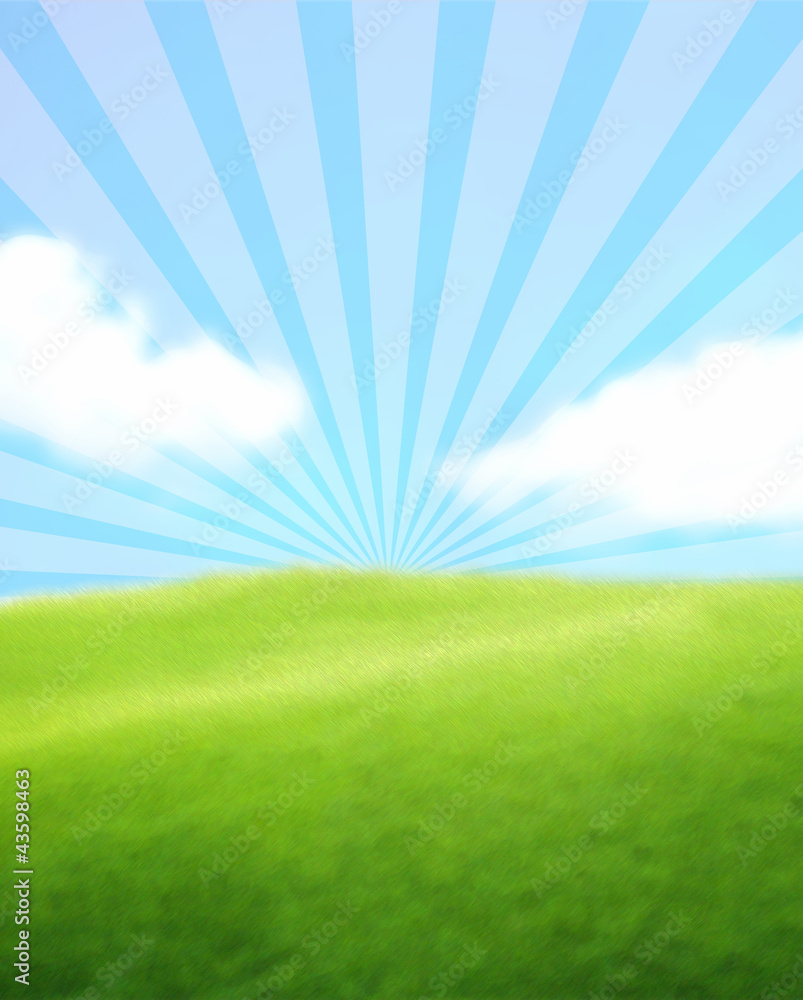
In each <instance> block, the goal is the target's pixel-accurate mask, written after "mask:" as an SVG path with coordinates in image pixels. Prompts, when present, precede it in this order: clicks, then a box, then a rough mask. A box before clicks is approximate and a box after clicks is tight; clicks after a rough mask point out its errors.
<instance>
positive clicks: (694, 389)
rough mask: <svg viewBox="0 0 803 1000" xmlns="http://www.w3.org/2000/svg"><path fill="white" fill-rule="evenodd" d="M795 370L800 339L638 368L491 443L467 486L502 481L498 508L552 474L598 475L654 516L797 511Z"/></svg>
mask: <svg viewBox="0 0 803 1000" xmlns="http://www.w3.org/2000/svg"><path fill="white" fill-rule="evenodd" d="M802 376H803V337H798V336H796V337H785V338H782V339H779V340H777V341H764V342H763V343H755V342H752V343H751V342H748V341H739V342H730V343H728V344H720V345H718V346H716V347H713V348H710V349H708V350H706V352H705V353H704V354H702V355H700V356H699V357H698V358H697V359H696V361H694V362H692V363H691V365H684V366H679V365H673V366H669V365H665V366H661V367H653V368H648V369H645V370H644V371H642V372H639V373H638V374H636V375H634V376H632V377H628V378H624V379H620V380H618V381H615V382H613V383H611V384H610V385H609V386H607V387H606V388H605V389H604V390H603V391H602V392H601V393H600V394H599V395H598V396H597V397H596V398H594V399H593V400H591V401H590V402H588V403H584V404H577V405H571V406H568V407H566V408H565V409H564V410H562V411H560V412H559V413H557V414H556V415H555V416H554V417H553V418H551V419H550V420H549V421H548V422H547V424H545V425H544V427H543V428H541V430H540V431H538V432H537V433H536V434H534V435H532V436H531V437H529V438H525V439H520V440H518V441H515V442H512V443H510V444H504V443H502V444H500V445H498V446H497V447H496V448H494V449H493V450H492V451H491V452H490V453H489V454H488V456H487V457H486V458H485V459H483V460H481V461H480V462H478V464H477V468H476V471H475V473H474V474H473V476H472V482H471V484H470V486H469V489H470V491H471V493H472V494H475V493H478V492H480V490H481V489H483V488H485V487H487V486H488V485H489V483H491V482H494V481H496V480H497V477H501V479H500V485H501V483H508V484H509V485H508V486H507V487H506V488H505V489H504V491H503V492H500V494H499V498H498V502H497V503H496V505H495V506H497V507H498V508H501V507H504V506H506V505H507V503H509V502H512V500H514V499H516V498H517V497H518V496H520V495H522V494H523V493H525V492H528V491H529V490H532V489H534V488H536V487H537V486H539V485H541V484H542V483H544V482H546V481H547V480H549V479H551V478H553V477H555V476H567V477H569V478H570V479H571V481H572V482H573V483H576V484H577V485H581V484H583V483H586V482H588V480H589V478H591V477H593V476H599V475H600V474H601V473H603V474H607V475H608V476H609V478H610V479H611V488H610V490H609V491H606V495H611V494H613V493H619V492H621V494H622V499H623V500H625V501H626V502H628V503H632V504H633V505H634V506H633V511H634V514H637V515H638V517H639V519H640V520H646V521H648V522H651V523H656V524H658V523H660V524H666V525H671V524H681V523H685V522H692V521H696V520H705V519H709V518H710V519H719V518H722V519H730V520H729V523H732V524H735V522H733V517H734V515H735V516H736V517H741V518H742V523H744V522H745V521H747V520H753V519H758V518H764V517H766V516H768V515H774V514H779V515H789V514H791V513H795V514H803V406H802V405H801V402H802V401H803V390H802V389H801V378H802ZM798 448H799V449H800V450H799V451H797V449H798ZM617 452H620V453H627V454H629V456H630V457H631V459H635V460H633V461H631V463H630V465H629V467H628V468H627V469H626V470H623V471H620V472H619V474H617V475H616V476H613V475H612V474H610V473H608V472H607V470H610V469H611V468H612V465H614V466H615V468H617V469H619V470H622V467H623V464H624V463H622V462H621V461H620V462H618V463H616V454H617ZM614 479H615V480H616V482H615V484H614V482H613V480H614ZM773 483H774V485H773Z"/></svg>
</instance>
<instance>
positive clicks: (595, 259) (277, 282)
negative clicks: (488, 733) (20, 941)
mask: <svg viewBox="0 0 803 1000" xmlns="http://www.w3.org/2000/svg"><path fill="white" fill-rule="evenodd" d="M802 39H803V4H801V3H797V2H793V0H791V2H777V3H776V2H769V0H760V2H757V3H751V2H746V0H738V2H724V0H720V2H715V3H702V2H671V3H670V2H655V0H654V2H651V3H641V2H607V0H605V2H603V0H590V2H588V3H585V4H579V3H572V2H568V0H564V2H562V3H553V2H526V0H524V2H499V3H496V4H495V5H494V4H492V3H484V2H471V3H462V2H443V3H440V4H437V3H430V2H428V0H421V2H415V3H413V2H402V0H394V2H387V3H375V2H372V3H363V2H355V3H353V4H348V3H341V2H337V0H335V2H324V3H314V2H310V3H307V2H301V3H299V4H294V3H285V2H282V0H279V2H270V3H268V2H260V0H243V2H240V3H238V2H236V0H219V2H212V3H207V4H203V3H196V2H194V0H188V2H153V3H142V2H129V0H123V2H118V3H114V4H103V3H84V2H81V0H69V2H65V3H61V2H60V0H47V2H43V3H42V4H41V5H40V4H38V3H29V2H23V3H17V2H9V3H4V4H2V5H1V6H0V49H1V50H2V54H0V87H2V93H3V95H4V100H3V102H2V107H0V129H2V135H3V142H2V146H1V147H0V235H1V236H2V238H3V244H2V246H0V291H2V292H3V296H2V302H0V346H1V347H2V351H3V357H2V361H3V365H4V369H5V374H4V376H3V378H4V385H3V390H4V395H3V399H4V402H3V403H2V404H0V482H2V490H3V492H2V498H0V564H1V565H2V566H3V567H5V568H4V569H3V571H2V576H3V583H2V591H3V593H4V594H15V593H21V592H25V591H29V590H41V589H60V588H62V587H66V586H76V585H84V584H88V583H96V582H107V583H114V582H118V581H130V580H143V581H146V580H150V579H159V578H163V577H185V576H190V575H193V574H196V573H202V572H210V571H220V570H225V571H228V570H231V569H236V568H238V567H242V566H249V567H250V566H262V565H265V566H272V565H284V564H286V563H289V562H299V561H309V562H313V563H316V564H319V563H320V564H322V563H330V562H341V561H342V562H346V563H348V564H350V565H355V566H358V565H373V564H380V565H394V566H399V567H404V568H406V569H413V568H416V569H422V568H424V569H426V570H428V571H429V570H435V569H439V568H442V569H443V568H445V569H456V568H457V569H466V570H472V569H475V570H476V569H514V570H528V571H531V572H541V571H545V572H554V571H556V570H559V571H563V572H571V573H576V574H580V575H605V576H644V575H664V574H669V575H677V576H704V577H718V576H732V575H741V576H744V575H748V576H777V575H782V576H787V575H797V574H798V573H799V569H800V566H801V565H803V561H802V560H801V558H800V557H801V554H803V544H802V543H803V534H801V531H803V517H801V513H803V507H801V503H803V489H801V486H803V477H801V482H800V483H799V482H798V472H799V469H798V457H797V452H796V448H797V447H798V443H801V444H803V421H801V418H800V415H799V406H798V408H797V410H796V406H795V404H796V401H797V399H799V392H798V388H797V386H796V385H795V382H794V379H793V378H791V377H790V373H794V371H795V370H796V368H795V366H796V365H797V364H799V363H800V361H801V350H802V348H801V342H802V341H803V323H802V322H801V309H803V285H801V273H802V272H801V262H802V253H801V249H802V248H803V242H801V236H800V233H801V224H803V177H801V172H800V168H801V165H803V92H802V91H801V88H800V81H801V79H803V72H801V71H802V70H803V46H801V40H802ZM88 302H89V303H91V304H92V305H91V306H90V307H89V308H87V303H88ZM762 317H763V318H762ZM69 324H74V327H75V329H74V330H73V332H72V333H69V332H68V333H65V332H64V331H65V329H66V328H67V326H68V325H69ZM45 350H46V354H47V355H49V356H46V355H45V354H43V351H45ZM723 351H724V353H723ZM37 356H38V357H39V359H40V360H39V362H38V365H39V369H40V370H37V368H36V366H35V365H34V358H35V357H37ZM712 366H713V367H712ZM712 373H713V374H712ZM171 393H172V395H171ZM166 399H170V400H171V401H172V402H171V406H168V407H167V410H165V409H164V406H163V408H162V409H161V410H159V411H158V413H157V416H158V417H159V418H161V417H162V416H163V419H157V417H154V416H153V411H154V407H155V406H157V405H159V403H160V401H161V402H162V403H164V401H165V400H166ZM173 407H174V408H175V415H173V412H172V408H173ZM168 411H169V412H168ZM132 428H133V429H135V431H136V433H134V435H133V440H134V442H135V443H134V444H133V445H131V444H130V442H131V440H132V436H131V434H132ZM151 428H152V429H151ZM126 435H128V437H127V438H126ZM125 441H128V442H129V444H127V445H126V444H122V445H121V442H125ZM628 449H630V450H629V451H628ZM622 455H630V456H631V457H630V458H629V459H623V458H622V457H621V456H622ZM113 456H114V457H113ZM799 464H800V467H801V468H803V460H802V461H800V462H799ZM595 480H596V483H597V485H596V486H593V485H589V484H591V483H592V482H593V481H595ZM575 507H576V508H577V509H574V508H575ZM740 512H741V513H740ZM547 533H549V534H547Z"/></svg>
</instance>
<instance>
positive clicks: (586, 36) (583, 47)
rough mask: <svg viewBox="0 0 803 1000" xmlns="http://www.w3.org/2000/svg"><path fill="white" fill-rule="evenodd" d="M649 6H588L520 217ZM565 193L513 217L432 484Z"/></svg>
mask: <svg viewBox="0 0 803 1000" xmlns="http://www.w3.org/2000/svg"><path fill="white" fill-rule="evenodd" d="M646 7H647V5H646V3H625V4H617V3H610V4H589V5H588V6H587V7H586V10H585V13H584V14H583V19H582V21H581V24H580V29H579V31H578V33H577V37H576V38H575V42H574V45H573V46H572V51H571V53H570V55H569V60H568V63H567V65H566V70H565V72H564V75H563V79H562V80H561V83H560V85H559V87H558V91H557V94H556V95H555V100H554V103H553V106H552V109H551V111H550V114H549V118H548V119H547V123H546V126H545V127H544V132H543V135H542V137H541V142H540V143H539V146H538V150H537V152H536V155H535V159H534V160H533V164H532V167H531V169H530V174H529V177H528V178H527V182H526V184H525V187H524V191H523V193H522V196H521V200H520V202H519V207H518V210H517V212H516V216H517V219H523V218H526V217H527V216H526V214H525V213H526V210H527V205H528V203H529V202H530V201H534V200H535V199H536V198H538V197H539V196H540V195H541V194H542V193H543V192H542V191H541V184H542V182H552V183H557V182H556V181H555V178H557V177H558V176H559V175H560V174H561V173H562V172H563V171H564V170H565V169H566V165H567V163H568V162H569V157H570V155H571V154H572V151H573V150H576V149H582V148H583V147H584V146H585V144H586V142H587V141H588V139H589V137H590V135H591V130H592V129H593V127H594V124H595V122H596V121H597V119H598V117H599V113H600V111H601V109H602V106H603V104H604V102H605V98H606V97H607V95H608V92H609V90H610V88H611V86H612V84H613V81H614V80H615V78H616V74H617V72H618V70H619V67H620V65H621V63H622V60H623V59H624V57H625V54H626V53H627V50H628V47H629V46H630V44H631V42H632V40H633V37H634V35H635V33H636V30H637V28H638V26H639V24H640V22H641V19H642V17H643V15H644V11H645V10H646ZM581 81H582V82H581ZM565 190H566V189H565V188H564V189H563V190H561V192H560V194H559V195H558V197H557V198H553V199H552V200H551V201H550V202H549V203H548V205H547V206H546V208H545V209H544V211H543V212H542V213H541V215H539V217H538V218H537V219H536V220H535V221H534V222H533V223H532V224H530V225H527V226H519V224H518V223H517V222H514V223H513V226H512V227H511V229H510V233H509V234H508V238H507V241H506V242H505V246H504V249H503V251H502V256H501V257H500V259H499V264H498V266H497V269H496V272H495V274H494V279H493V282H492V284H491V288H490V290H489V292H488V297H487V299H486V301H485V305H484V307H483V310H482V314H481V315H480V319H479V322H478V324H477V329H476V331H475V333H474V337H473V338H472V341H471V346H470V348H469V352H468V356H467V357H466V360H465V363H464V365H463V369H462V371H461V373H460V378H459V380H458V383H457V387H456V389H455V391H454V395H453V396H452V400H451V402H450V404H449V410H448V412H447V414H446V418H445V421H444V424H443V428H442V430H441V433H440V436H439V438H438V442H437V444H436V446H435V452H434V454H433V456H432V458H431V460H430V463H429V468H428V470H427V473H426V475H425V477H424V481H425V483H426V482H432V481H433V480H434V477H435V476H436V475H437V470H438V468H439V467H440V466H441V464H442V463H443V460H444V458H445V457H446V455H447V453H448V451H449V449H450V447H451V445H452V442H453V441H454V439H455V437H456V436H457V433H458V431H459V429H460V425H461V422H462V420H463V418H464V417H465V415H466V412H467V410H468V407H469V404H470V402H471V400H472V399H473V397H474V394H475V393H476V391H477V387H478V386H479V383H480V381H481V379H482V376H483V375H484V373H485V370H486V368H487V366H488V362H489V360H490V358H491V355H492V354H493V352H494V348H495V347H496V345H497V344H498V342H499V338H500V337H501V335H502V331H503V329H504V327H505V324H506V322H507V320H508V318H509V316H510V313H511V311H512V309H513V306H514V305H515V303H516V300H517V298H518V297H519V294H520V292H521V289H522V287H523V285H524V282H525V280H526V278H527V275H528V274H529V272H530V270H531V268H532V265H533V261H534V260H535V257H536V254H537V253H538V250H539V248H540V246H541V243H542V242H543V239H544V236H545V235H546V231H547V229H548V228H549V225H550V223H551V222H552V219H553V217H554V215H555V212H556V211H557V209H558V206H559V205H560V202H561V199H562V197H563V193H564V191H565ZM427 497H428V494H427V495H426V496H425V495H424V492H423V491H422V492H421V493H419V496H418V500H417V501H416V504H415V508H414V510H413V513H412V516H411V518H410V523H409V524H408V526H407V532H406V535H405V538H404V542H403V543H402V546H401V550H400V553H401V554H402V555H403V554H404V552H405V551H406V549H407V546H408V544H409V542H410V538H411V536H412V533H413V531H414V530H415V527H416V525H417V524H418V520H419V518H420V517H421V514H422V512H423V509H424V506H425V503H426V500H427Z"/></svg>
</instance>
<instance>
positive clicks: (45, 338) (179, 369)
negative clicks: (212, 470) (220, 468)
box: [0, 236, 302, 458]
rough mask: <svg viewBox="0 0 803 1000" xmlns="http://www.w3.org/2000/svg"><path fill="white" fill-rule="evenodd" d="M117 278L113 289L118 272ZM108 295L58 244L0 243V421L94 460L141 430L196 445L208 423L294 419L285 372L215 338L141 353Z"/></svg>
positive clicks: (138, 339) (262, 430)
mask: <svg viewBox="0 0 803 1000" xmlns="http://www.w3.org/2000/svg"><path fill="white" fill-rule="evenodd" d="M113 280H114V281H116V282H117V287H115V286H114V285H112V287H113V290H114V291H116V292H119V291H121V290H122V288H123V287H124V286H125V283H126V277H125V274H124V273H123V274H121V275H117V276H116V277H115V278H114V279H113ZM109 300H110V296H109V295H108V293H106V292H105V291H104V290H103V289H102V288H101V287H100V286H98V285H97V283H96V282H95V281H94V280H93V279H92V277H91V276H90V275H89V274H88V273H87V272H86V271H85V270H84V269H83V268H82V267H81V265H80V264H79V262H78V260H77V259H76V257H75V255H74V254H73V252H72V251H71V250H70V249H69V248H68V247H66V246H65V245H64V244H62V243H60V242H58V241H56V240H53V239H46V238H42V237H36V236H20V237H16V238H14V239H12V240H9V241H8V242H7V243H4V244H3V245H2V247H0V303H2V306H1V307H0V362H2V363H1V364H0V417H2V418H3V419H5V420H8V421H10V422H12V423H14V424H17V425H19V426H22V427H25V428H27V429H29V430H32V431H35V432H36V433H38V434H42V435H44V436H46V437H48V438H50V439H51V440H53V441H56V442H59V443H62V444H64V445H67V446H68V447H71V448H75V449H76V450H78V451H81V452H83V453H85V454H87V455H90V456H91V457H94V458H102V457H104V455H105V454H106V453H107V452H108V450H109V449H110V448H114V447H115V446H116V445H117V444H118V443H119V441H120V439H121V435H125V434H130V433H134V434H135V435H136V434H137V433H138V432H139V430H140V429H141V428H145V432H146V433H147V434H149V435H150V434H153V435H154V436H156V435H159V434H170V435H172V436H176V437H180V438H181V439H182V440H183V441H185V442H186V443H192V441H193V440H195V441H198V440H199V439H200V438H202V437H203V436H204V435H205V434H207V435H208V433H209V432H208V429H207V428H208V424H207V419H208V418H209V419H211V421H212V422H213V423H219V424H220V425H222V426H226V425H228V426H229V427H232V428H234V429H236V430H238V431H239V432H240V433H242V434H245V435H246V436H248V437H249V438H250V439H251V440H253V441H255V442H259V441H260V440H263V439H266V438H271V437H274V436H275V435H276V433H277V432H278V431H279V430H280V429H281V428H282V427H283V426H285V425H286V424H288V423H292V422H295V421H296V420H297V419H298V417H299V415H300V411H301V400H302V395H301V393H300V391H299V389H298V387H297V385H296V383H295V382H294V381H293V380H291V379H290V378H289V377H288V376H287V375H286V374H284V373H282V372H280V371H273V372H269V373H267V375H265V376H262V375H259V374H257V373H256V372H255V371H253V370H252V369H249V368H248V367H246V366H245V365H243V364H242V363H241V362H239V361H237V360H236V359H235V358H233V357H232V356H231V355H230V354H229V353H228V352H226V351H224V350H223V349H222V348H219V347H217V346H216V345H215V344H213V343H212V342H211V341H203V342H201V343H199V344H198V345H197V346H194V347H192V348H190V349H180V350H174V351H171V352H170V353H169V354H167V355H160V356H159V357H156V358H154V357H148V354H147V341H146V339H145V337H144V336H143V334H142V332H141V330H140V328H139V327H137V326H136V325H135V324H134V323H133V322H132V321H131V320H130V319H129V318H128V316H127V315H126V314H125V313H123V312H122V311H121V310H120V309H114V308H110V304H109Z"/></svg>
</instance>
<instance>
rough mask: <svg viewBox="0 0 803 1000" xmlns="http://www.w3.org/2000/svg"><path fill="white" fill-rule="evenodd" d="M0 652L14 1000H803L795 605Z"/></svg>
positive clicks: (325, 608) (330, 592)
mask: <svg viewBox="0 0 803 1000" xmlns="http://www.w3.org/2000/svg"><path fill="white" fill-rule="evenodd" d="M0 644H1V645H2V652H3V665H4V666H3V672H2V674H3V676H2V681H1V684H2V737H1V738H2V744H1V746H0V750H1V754H0V756H2V762H3V768H2V771H1V772H0V774H2V776H3V787H4V788H5V794H6V796H7V800H8V801H7V806H8V808H7V812H6V814H7V817H8V819H7V823H8V826H7V829H6V830H5V831H0V842H2V843H3V844H5V845H6V846H5V848H4V850H5V852H6V853H5V856H4V862H3V863H4V867H5V870H6V871H7V872H10V871H11V869H12V868H13V867H16V864H15V863H14V858H13V855H12V852H13V841H14V836H13V833H14V830H13V822H14V821H13V818H12V814H13V809H12V800H13V799H14V794H15V771H16V770H17V769H20V768H27V769H29V770H30V774H31V788H30V791H31V798H30V817H31V821H30V822H31V827H32V840H31V863H32V866H33V868H34V872H35V875H34V878H33V882H32V886H33V891H32V894H31V899H32V910H31V913H32V918H31V925H30V928H31V968H32V977H31V986H30V988H28V989H26V988H24V987H21V986H18V985H17V984H15V983H14V982H13V975H14V972H13V971H12V969H11V965H12V961H13V960H12V958H11V957H10V956H11V954H12V951H11V948H12V944H13V943H16V940H17V928H16V927H15V926H14V917H13V912H14V909H15V907H16V903H15V902H14V900H15V898H16V897H15V895H14V894H13V893H12V885H13V879H14V877H15V876H13V875H11V874H6V876H5V881H6V883H7V885H6V886H5V887H3V888H2V889H0V893H2V894H3V903H2V911H1V912H2V916H0V922H1V923H2V925H3V931H2V935H0V937H2V940H3V942H4V946H3V954H4V956H5V957H4V962H5V963H7V967H6V969H4V971H3V974H4V976H6V977H7V981H8V982H9V988H8V989H6V990H4V992H3V995H4V996H17V995H19V996H22V995H25V996H27V997H31V998H37V1000H40V998H41V1000H63V998H68V997H70V998H75V1000H77V998H83V1000H97V998H98V997H102V998H104V1000H105V998H131V1000H133V998H137V1000H246V998H250V1000H256V998H257V997H261V998H263V1000H265V998H268V997H279V998H284V997H286V998H302V997H303V998H311V997H320V998H327V1000H353V998H366V1000H419V998H421V997H427V998H439V997H446V998H454V1000H492V998H493V1000H495V998H515V1000H541V998H546V1000H585V998H591V997H594V996H596V997H600V998H602V1000H609V998H612V997H613V996H617V997H619V996H621V997H627V998H639V1000H668V998H689V1000H720V998H721V1000H734V998H738V1000H751V998H762V1000H787V998H793V997H797V996H803V964H801V963H799V961H798V960H799V958H800V954H803V821H802V820H801V816H803V725H801V706H803V669H801V667H802V666H803V587H801V586H800V585H797V584H783V583H779V584H753V583H751V584H744V583H739V584H736V583H734V584H728V585H724V584H723V585H713V584H679V585H677V586H674V587H667V586H662V585H650V584H632V585H623V584H604V583H593V584H591V583H577V582H568V581H566V580H561V579H547V578H543V577H541V578H538V579H535V580H533V579H529V580H528V579H524V578H512V577H499V576H497V577H494V576H464V577H461V576H441V577H434V576H433V577H424V578H422V577H415V576H392V575H383V574H376V575H361V574H357V573H350V572H346V571H342V572H333V573H325V572H321V573H314V572H301V571H288V572H284V573H276V574H266V575H259V574H256V575H245V576H241V577H219V578H210V579H205V580H202V581H201V582H195V583H192V584H187V585H184V584H181V585H174V586H170V587H162V588H157V589H142V590H132V591H118V592H116V593H104V594H87V595H82V596H78V597H74V598H39V599H32V600H21V601H18V602H15V603H12V604H9V605H7V606H5V607H3V608H2V609H0ZM12 903H13V906H12ZM796 963H798V964H797V965H796ZM795 969H798V970H799V972H796V971H794V970H795ZM784 977H785V978H784ZM790 982H791V983H792V985H791V986H790V985H788V984H789V983H790ZM773 990H775V991H776V992H775V994H774V995H773V992H772V991H773Z"/></svg>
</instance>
